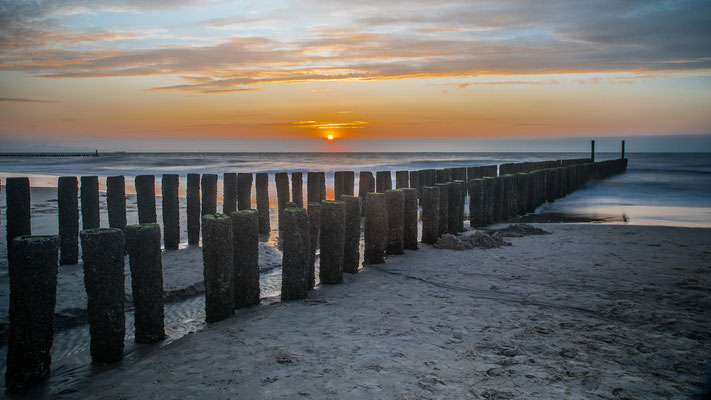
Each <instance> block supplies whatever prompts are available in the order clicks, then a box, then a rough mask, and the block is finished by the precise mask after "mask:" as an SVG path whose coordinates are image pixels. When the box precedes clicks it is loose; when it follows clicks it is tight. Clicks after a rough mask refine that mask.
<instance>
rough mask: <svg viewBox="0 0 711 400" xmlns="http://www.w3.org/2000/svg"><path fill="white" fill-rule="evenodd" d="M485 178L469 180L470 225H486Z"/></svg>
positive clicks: (473, 226) (474, 226)
mask: <svg viewBox="0 0 711 400" xmlns="http://www.w3.org/2000/svg"><path fill="white" fill-rule="evenodd" d="M484 197H485V194H484V180H483V179H482V178H474V179H472V180H470V181H469V226H471V227H472V228H478V227H481V226H484V224H485V222H484V208H485V205H484V204H485V203H484Z"/></svg>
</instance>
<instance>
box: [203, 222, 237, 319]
mask: <svg viewBox="0 0 711 400" xmlns="http://www.w3.org/2000/svg"><path fill="white" fill-rule="evenodd" d="M232 240H233V238H232V220H231V219H230V217H228V216H226V215H222V214H208V215H205V216H203V217H202V263H203V275H204V278H205V322H208V323H212V322H218V321H222V320H223V319H225V318H228V317H231V316H232V315H233V314H234V308H235V307H234V259H233V248H232Z"/></svg>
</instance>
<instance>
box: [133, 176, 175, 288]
mask: <svg viewBox="0 0 711 400" xmlns="http://www.w3.org/2000/svg"><path fill="white" fill-rule="evenodd" d="M179 186H180V177H179V176H178V175H177V174H163V179H162V180H161V184H160V191H161V195H162V201H163V244H164V245H165V248H166V249H171V250H175V249H177V248H178V245H179V244H180V197H179V195H178V188H179ZM126 241H128V238H127V239H126ZM158 248H159V249H160V246H158ZM161 288H162V287H161ZM161 290H162V289H161Z"/></svg>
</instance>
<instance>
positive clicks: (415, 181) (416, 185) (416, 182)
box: [410, 171, 422, 199]
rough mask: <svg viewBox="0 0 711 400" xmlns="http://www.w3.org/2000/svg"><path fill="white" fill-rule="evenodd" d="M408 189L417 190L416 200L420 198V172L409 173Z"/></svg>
mask: <svg viewBox="0 0 711 400" xmlns="http://www.w3.org/2000/svg"><path fill="white" fill-rule="evenodd" d="M410 187H411V188H413V189H417V198H418V199H421V198H422V185H421V184H420V171H410Z"/></svg>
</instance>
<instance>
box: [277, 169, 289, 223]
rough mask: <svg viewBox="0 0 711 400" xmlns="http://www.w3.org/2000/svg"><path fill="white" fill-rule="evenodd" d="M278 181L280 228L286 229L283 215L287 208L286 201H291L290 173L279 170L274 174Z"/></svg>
mask: <svg viewBox="0 0 711 400" xmlns="http://www.w3.org/2000/svg"><path fill="white" fill-rule="evenodd" d="M274 180H275V181H276V192H277V206H278V211H279V230H282V229H284V224H283V223H282V216H283V214H284V210H285V209H286V203H288V202H289V174H287V173H286V172H277V173H276V174H274Z"/></svg>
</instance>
